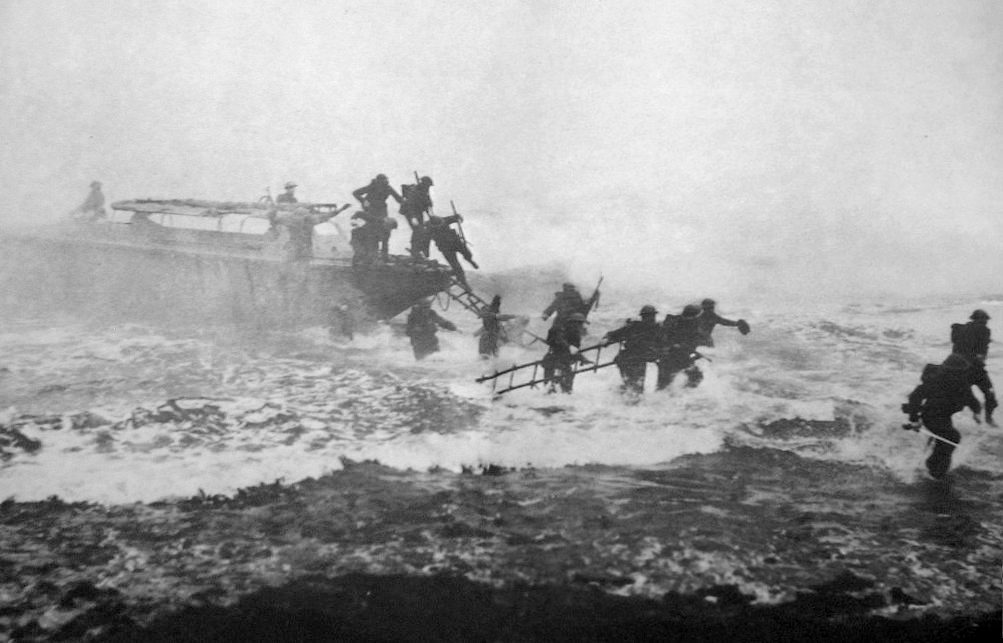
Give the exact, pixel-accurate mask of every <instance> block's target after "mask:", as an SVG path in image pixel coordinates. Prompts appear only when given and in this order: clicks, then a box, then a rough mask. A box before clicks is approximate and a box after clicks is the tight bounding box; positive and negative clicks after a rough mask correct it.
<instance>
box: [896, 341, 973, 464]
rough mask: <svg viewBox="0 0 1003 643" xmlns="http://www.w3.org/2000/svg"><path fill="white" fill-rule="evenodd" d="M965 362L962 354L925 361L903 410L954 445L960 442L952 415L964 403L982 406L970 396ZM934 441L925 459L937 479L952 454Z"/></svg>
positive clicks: (912, 420) (945, 446) (959, 435)
mask: <svg viewBox="0 0 1003 643" xmlns="http://www.w3.org/2000/svg"><path fill="white" fill-rule="evenodd" d="M967 368H968V362H967V360H965V358H964V357H962V356H961V355H956V354H952V355H950V356H949V357H948V358H947V359H946V360H944V363H943V364H941V365H940V366H935V365H933V364H928V365H927V366H926V368H925V369H924V370H923V376H922V382H921V383H920V385H919V386H917V387H916V388H915V389H913V391H912V393H910V394H909V401H908V402H907V403H906V404H903V405H902V410H903V412H905V413H908V414H909V421H910V422H918V421H921V420H922V422H923V426H925V427H926V428H927V429H929V430H930V432H931V433H933V434H934V435H938V436H940V437H942V438H944V439H945V440H950V441H951V442H953V443H955V444H957V443H959V442H960V441H961V433H959V432H958V430H957V429H956V428H954V425H953V423H952V421H951V416H952V415H954V414H955V413H957V412H958V411H961V410H962V409H964V408H965V407H966V406H967V407H968V408H970V409H971V410H972V412H974V413H976V414H977V413H979V411H980V410H981V408H982V405H981V404H979V401H978V400H977V399H976V398H975V396H974V395H972V386H971V384H970V383H969V382H968V380H967V378H966V376H965V371H966V370H967ZM931 441H932V442H933V453H931V454H930V457H928V458H927V459H926V468H927V470H928V471H929V472H930V475H931V476H933V477H934V478H937V479H940V478H943V477H944V475H945V474H947V471H948V469H950V468H951V453H952V452H953V451H954V447H953V446H952V445H950V444H947V443H945V442H942V441H940V440H931Z"/></svg>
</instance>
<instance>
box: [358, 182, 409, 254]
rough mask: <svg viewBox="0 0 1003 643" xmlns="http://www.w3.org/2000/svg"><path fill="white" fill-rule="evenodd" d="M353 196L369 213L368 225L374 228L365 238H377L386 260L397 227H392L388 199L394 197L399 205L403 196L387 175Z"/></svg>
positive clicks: (370, 183) (362, 188)
mask: <svg viewBox="0 0 1003 643" xmlns="http://www.w3.org/2000/svg"><path fill="white" fill-rule="evenodd" d="M352 196H354V197H355V198H356V199H358V201H359V203H361V204H362V209H363V210H365V212H366V213H367V217H366V222H367V225H371V226H373V227H372V229H371V230H370V231H369V232H368V233H367V235H365V236H368V235H373V236H374V237H376V239H377V244H378V246H379V250H380V253H381V254H382V256H383V258H384V259H386V258H387V257H388V256H389V254H390V232H391V231H392V230H393V229H394V227H396V226H391V225H390V221H389V215H388V214H387V199H388V198H389V197H393V198H394V200H395V201H397V203H401V202H402V200H401V195H399V194H397V190H395V189H394V188H393V186H392V185H390V181H389V180H387V175H386V174H377V175H376V178H374V179H373V180H372V181H370V182H369V184H368V185H364V186H362V187H361V188H359V189H357V190H355V191H353V192H352ZM395 223H396V222H395ZM367 240H368V239H367Z"/></svg>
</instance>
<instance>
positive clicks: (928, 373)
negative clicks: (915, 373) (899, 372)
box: [919, 364, 940, 384]
mask: <svg viewBox="0 0 1003 643" xmlns="http://www.w3.org/2000/svg"><path fill="white" fill-rule="evenodd" d="M938 375H940V365H939V364H927V365H926V366H924V367H923V372H922V373H921V374H920V376H919V380H920V381H921V382H923V383H924V384H929V383H930V382H932V381H934V380H935V379H937V376H938Z"/></svg>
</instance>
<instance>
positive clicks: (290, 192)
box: [275, 181, 298, 203]
mask: <svg viewBox="0 0 1003 643" xmlns="http://www.w3.org/2000/svg"><path fill="white" fill-rule="evenodd" d="M285 190H286V191H285V192H283V193H282V194H280V195H278V196H277V197H275V202H276V203H298V201H297V200H296V184H295V183H293V182H292V181H288V182H286V185H285Z"/></svg>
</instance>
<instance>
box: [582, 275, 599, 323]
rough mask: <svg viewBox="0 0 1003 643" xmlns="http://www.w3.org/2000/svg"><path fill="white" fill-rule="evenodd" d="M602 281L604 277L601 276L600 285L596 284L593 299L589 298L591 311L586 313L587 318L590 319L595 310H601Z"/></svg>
mask: <svg viewBox="0 0 1003 643" xmlns="http://www.w3.org/2000/svg"><path fill="white" fill-rule="evenodd" d="M602 280H603V276H602V275H599V283H597V284H596V289H595V290H593V291H592V297H590V298H589V309H588V310H587V311H585V316H586V317H588V315H589V313H591V312H592V310H593V309H594V308H599V286H601V285H602Z"/></svg>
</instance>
